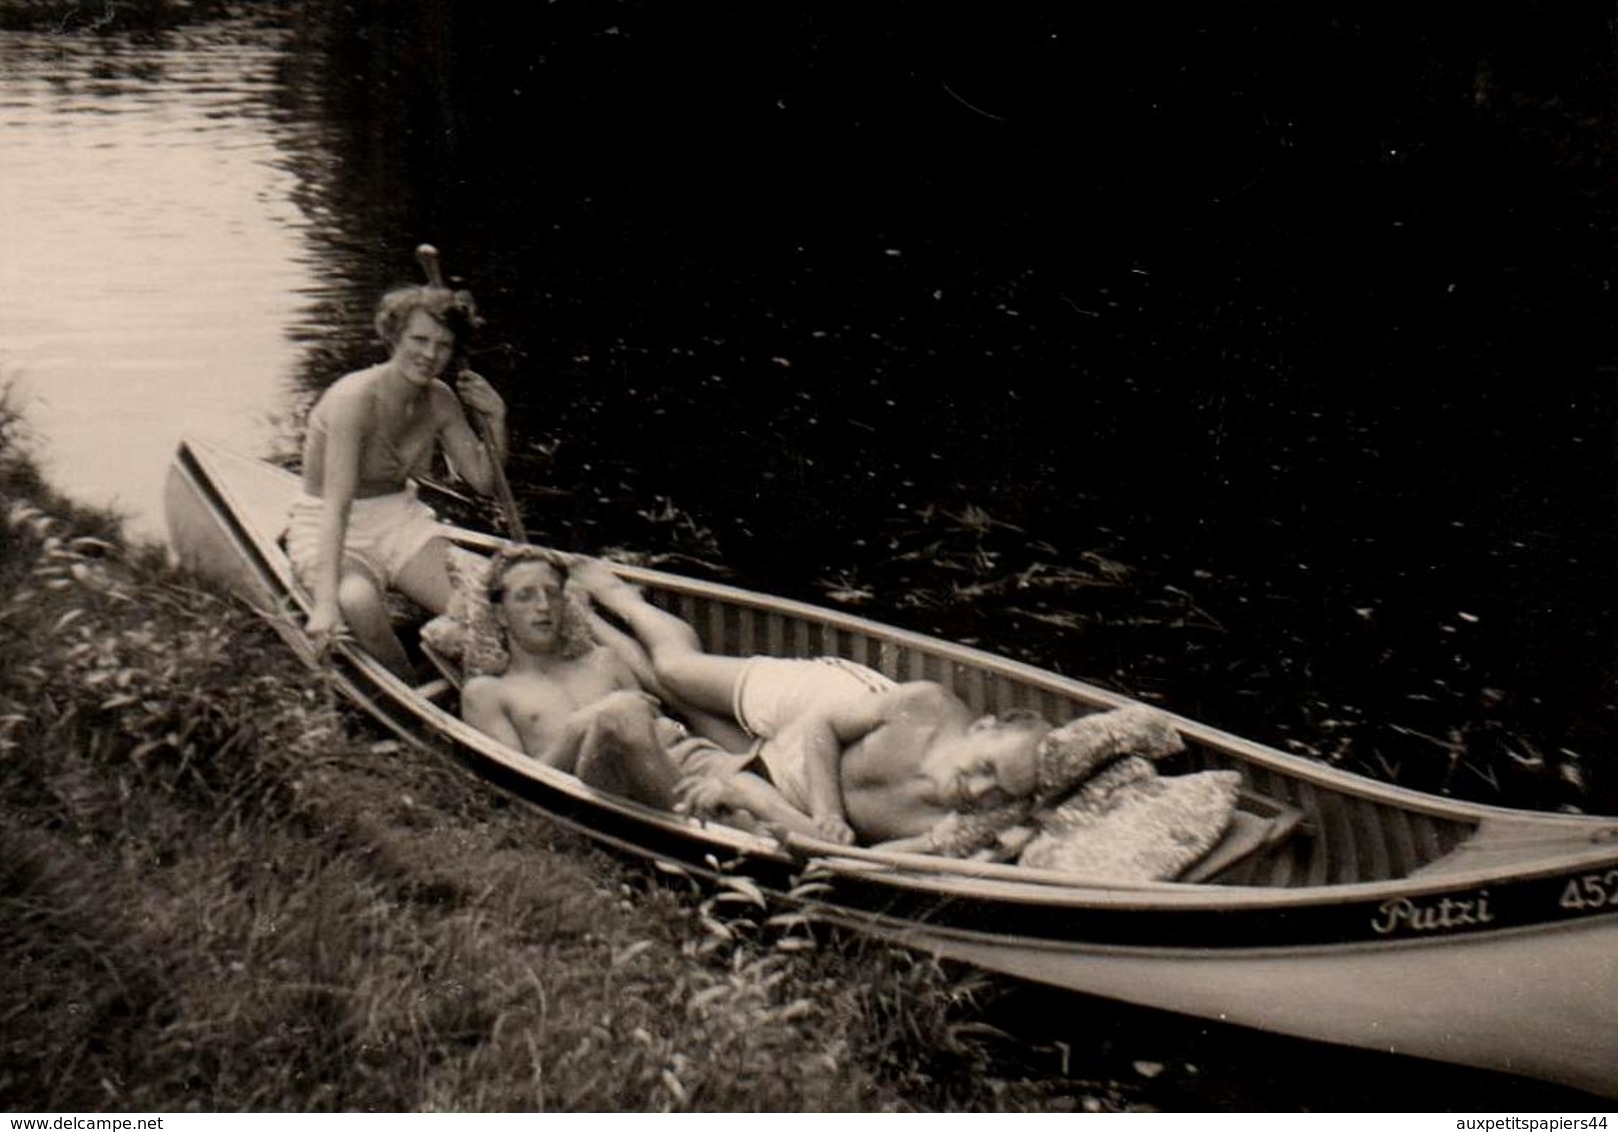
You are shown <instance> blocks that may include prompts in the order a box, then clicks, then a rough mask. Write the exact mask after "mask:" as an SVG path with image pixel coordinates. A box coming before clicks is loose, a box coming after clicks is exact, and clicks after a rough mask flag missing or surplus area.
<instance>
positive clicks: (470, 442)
mask: <svg viewBox="0 0 1618 1132" xmlns="http://www.w3.org/2000/svg"><path fill="white" fill-rule="evenodd" d="M456 388H457V389H458V390H460V397H457V396H456V395H455V393H454V392H452V391H451V390H450V388H449V386H447V385H444V384H443V383H442V382H440V383H438V384H436V385H435V386H434V387H433V398H434V404H435V405H436V406H437V412H438V415H439V426H438V437H439V440H440V442H441V443H442V444H443V445H444V452H445V454H446V455H447V456H448V457H449V462H450V465H451V466H452V467H453V468H454V469H455V474H456V475H458V476H460V477H461V478H462V479H464V480H465V481H466V482H467V483H469V484H471V485H472V487H473V489H474V490H476V491H478V492H481V493H482V494H484V495H493V494H494V493H495V491H496V487H495V465H494V462H495V461H496V460H499V461H502V462H503V461H504V460H505V457H506V445H507V443H508V439H509V438H508V435H507V430H506V403H505V402H504V401H503V400H501V398H500V394H498V393H496V392H495V391H494V387H493V386H492V385H490V384H489V383H488V382H487V381H485V380H484V379H483V378H481V377H479V376H478V375H477V374H475V373H473V372H472V371H471V370H467V371H465V372H464V373H462V374H461V376H460V378H459V379H458V381H457V382H456ZM461 398H465V400H466V406H467V407H468V408H470V409H471V410H472V411H473V412H475V413H478V414H479V415H480V416H482V417H483V419H484V420H485V421H487V422H488V425H489V435H490V439H491V440H492V442H493V446H494V451H493V452H490V451H489V447H488V445H485V444H484V443H483V441H481V440H480V439H478V436H477V434H476V433H475V432H473V431H472V426H471V424H470V423H468V421H467V419H466V410H465V409H463V408H462V406H461Z"/></svg>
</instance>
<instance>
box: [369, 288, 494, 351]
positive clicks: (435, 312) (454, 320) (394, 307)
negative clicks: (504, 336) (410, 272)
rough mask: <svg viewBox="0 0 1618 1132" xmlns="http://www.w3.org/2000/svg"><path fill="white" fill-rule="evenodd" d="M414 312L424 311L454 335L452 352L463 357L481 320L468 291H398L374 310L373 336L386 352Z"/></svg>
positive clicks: (397, 340)
mask: <svg viewBox="0 0 1618 1132" xmlns="http://www.w3.org/2000/svg"><path fill="white" fill-rule="evenodd" d="M417 311H426V312H427V313H428V314H429V315H431V316H432V318H433V319H434V320H435V321H436V322H438V323H440V324H441V325H442V326H443V327H444V328H445V329H446V330H448V331H449V332H450V333H451V334H453V335H455V352H456V353H457V354H464V353H465V352H466V350H467V348H468V347H469V346H470V345H471V343H472V336H473V335H474V334H475V333H476V332H477V329H478V327H480V326H482V325H483V319H482V318H480V317H479V316H478V305H477V302H476V300H474V299H473V298H472V292H470V291H451V290H449V289H448V288H445V287H421V286H417V287H397V288H395V289H394V290H392V291H389V292H388V293H387V294H385V295H383V296H382V301H381V302H379V303H378V304H377V307H376V333H377V337H379V338H381V339H382V342H383V344H384V345H386V346H387V347H388V349H390V350H391V349H393V348H394V347H395V346H397V345H398V344H399V336H400V335H401V334H403V333H404V328H405V323H407V322H409V321H410V316H411V315H413V314H415V313H416V312H417Z"/></svg>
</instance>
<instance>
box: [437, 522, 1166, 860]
mask: <svg viewBox="0 0 1618 1132" xmlns="http://www.w3.org/2000/svg"><path fill="white" fill-rule="evenodd" d="M564 570H565V571H566V572H567V573H568V574H570V575H571V578H572V581H573V583H574V585H576V586H577V587H579V588H581V589H582V590H584V591H585V592H587V593H588V594H589V595H590V597H591V598H592V599H593V601H594V602H595V603H596V604H597V605H598V606H599V607H600V608H602V609H605V610H607V611H609V612H611V613H612V614H614V615H615V616H616V617H617V618H619V619H620V620H621V621H622V622H623V623H624V624H626V625H627V626H628V627H629V628H630V629H631V630H632V632H633V633H634V637H635V639H634V640H630V639H629V638H627V637H626V636H625V635H624V634H622V633H619V632H617V631H616V630H615V629H613V628H612V627H611V626H610V625H608V624H607V623H606V622H604V621H602V620H600V619H599V618H598V619H596V620H595V621H594V623H593V627H594V630H595V635H596V636H597V637H598V638H601V639H603V640H604V641H605V642H606V645H607V646H610V647H599V646H596V647H588V646H587V647H586V648H584V649H583V650H582V651H581V650H579V649H573V650H560V649H559V648H558V646H557V643H556V641H555V640H552V639H549V638H550V637H552V636H554V635H555V634H556V629H557V625H558V623H559V622H560V620H561V619H562V617H563V615H564V614H563V611H564V610H566V609H567V608H568V603H567V602H566V601H565V600H562V599H560V594H561V592H562V586H563V583H564V581H565V578H564V577H563V572H564ZM490 573H491V578H492V579H493V581H492V583H491V587H490V589H491V598H493V599H494V600H495V601H496V609H497V610H498V612H497V615H496V616H497V619H498V620H499V621H500V622H501V624H502V625H503V626H504V628H505V630H506V632H507V634H508V635H509V637H510V640H511V645H512V648H511V650H510V651H511V654H512V657H513V660H512V668H511V669H510V670H508V671H507V673H506V674H505V675H504V676H502V677H499V678H493V679H489V678H485V679H482V680H474V681H472V682H470V683H469V684H468V685H467V688H466V695H465V698H464V711H465V714H466V718H467V720H468V722H470V723H472V724H473V725H474V726H477V727H479V728H480V729H482V730H484V731H486V732H488V733H490V734H492V735H494V736H495V737H496V738H500V739H502V740H503V741H505V742H507V743H508V744H509V745H511V746H515V747H517V748H519V749H522V750H525V751H527V752H528V753H529V754H530V755H532V756H533V757H535V758H538V759H539V760H540V761H543V762H546V763H548V764H549V765H552V766H557V767H559V768H561V769H564V770H570V771H574V772H575V773H578V774H579V776H580V777H581V778H583V779H585V781H587V782H592V784H594V785H599V786H602V787H603V788H606V789H616V790H618V791H620V792H622V793H625V794H628V795H629V796H631V797H635V798H638V799H639V800H641V801H645V802H649V803H651V804H656V805H667V804H669V801H670V800H671V799H674V798H678V799H679V800H681V801H682V802H683V803H684V804H685V805H686V806H687V807H688V808H691V809H693V810H698V811H707V810H712V809H717V808H721V807H729V808H733V809H737V810H742V811H745V812H747V813H748V814H750V815H752V816H753V817H755V818H757V819H759V820H761V821H764V822H766V823H769V824H771V825H774V826H777V827H779V828H782V829H786V830H790V831H796V832H801V833H808V834H813V835H816V836H819V837H822V838H826V839H828V840H833V841H839V842H848V841H852V840H855V839H856V838H857V839H858V840H859V841H860V842H862V843H864V844H877V845H879V846H881V847H884V848H890V849H904V850H913V851H919V852H942V853H951V854H963V853H969V852H972V851H974V850H975V849H978V848H982V847H985V846H986V845H988V844H990V843H992V842H993V840H994V836H995V833H996V832H997V831H999V830H1001V829H1003V828H1005V827H1006V826H1009V825H1012V824H1015V822H1016V821H1017V820H1019V819H1020V817H1021V816H1023V815H1024V814H1026V813H1027V810H1028V808H1029V806H1030V805H1031V804H1033V802H1034V801H1035V800H1036V799H1044V798H1047V797H1049V796H1052V795H1054V794H1055V793H1059V792H1060V791H1061V789H1062V788H1063V787H1064V786H1065V785H1068V784H1071V782H1072V781H1074V780H1075V778H1076V777H1082V774H1083V773H1087V772H1088V769H1090V767H1091V766H1093V765H1094V763H1095V762H1096V761H1097V760H1099V759H1102V758H1104V757H1107V756H1108V755H1110V754H1112V753H1116V752H1117V751H1119V750H1121V749H1125V748H1128V749H1130V750H1132V751H1134V752H1136V753H1142V754H1148V755H1151V754H1160V753H1163V752H1164V751H1166V750H1170V749H1174V748H1175V747H1177V746H1178V743H1179V739H1178V736H1177V735H1175V734H1174V732H1173V729H1172V728H1171V727H1168V726H1167V725H1166V724H1163V723H1161V722H1160V721H1158V720H1157V719H1156V717H1155V716H1151V715H1144V716H1143V717H1142V718H1140V719H1136V718H1134V715H1135V714H1139V713H1135V712H1134V709H1126V711H1124V712H1109V713H1104V714H1103V715H1100V716H1091V717H1086V718H1085V719H1084V720H1083V721H1080V722H1078V723H1076V724H1070V725H1068V726H1067V727H1064V728H1062V729H1059V732H1058V733H1053V732H1052V728H1051V725H1050V724H1049V723H1047V722H1046V721H1045V720H1043V719H1041V718H1039V717H1038V716H1037V715H1034V714H1032V713H1026V712H1014V713H1008V714H1007V715H1006V716H1002V717H994V716H986V717H978V716H977V715H976V714H975V713H973V712H972V711H971V710H970V709H969V708H968V707H967V705H966V704H965V703H963V702H962V701H961V700H960V699H959V698H958V697H956V696H955V695H954V694H953V693H951V692H949V691H948V690H947V689H945V688H943V687H942V686H940V685H938V684H935V683H932V682H930V681H918V682H914V683H907V684H895V683H894V682H893V681H892V680H890V679H888V678H887V677H885V676H883V675H882V674H880V673H878V672H875V671H873V670H872V669H869V668H866V667H864V666H862V665H858V664H854V663H853V662H850V661H847V660H843V659H841V658H834V657H828V658H817V659H804V660H799V659H784V658H776V657H745V658H744V657H730V656H716V655H711V654H708V653H706V652H704V651H703V650H702V647H701V642H700V641H699V640H698V638H697V636H696V633H695V632H694V631H693V630H692V628H691V627H690V626H689V625H687V624H686V623H685V622H684V621H682V620H680V619H679V618H677V617H675V616H674V615H672V614H670V613H667V612H665V611H663V610H661V609H658V608H657V607H655V606H653V605H651V604H650V603H648V602H646V601H645V600H644V599H643V598H642V597H641V596H640V594H639V592H638V591H636V590H635V589H634V588H632V587H630V586H629V585H627V584H625V583H624V582H623V581H622V580H620V579H619V578H618V577H617V576H616V575H615V574H613V573H612V571H611V570H610V569H608V568H607V567H606V566H605V565H604V564H603V563H600V562H598V561H594V560H589V559H583V560H572V561H571V562H569V561H565V560H561V559H559V558H557V557H556V556H546V555H543V554H539V553H537V552H528V554H527V556H526V557H524V556H523V552H518V554H517V555H516V556H511V555H509V554H508V555H502V556H501V558H499V559H497V560H496V563H495V565H494V566H493V568H492V569H491V571H490ZM502 599H503V600H502ZM553 610H554V612H553ZM643 649H644V651H642V650H643ZM563 651H572V652H573V653H574V656H573V657H572V658H571V659H568V658H564V657H563V656H562V655H561V653H562V652H563ZM646 692H653V693H655V694H656V695H658V696H660V697H662V698H663V699H664V700H665V701H667V702H668V703H669V704H670V705H671V706H672V707H674V708H675V709H676V710H678V711H680V712H681V713H682V714H684V715H686V717H687V718H688V719H691V720H692V722H693V725H694V726H696V727H697V729H698V730H700V731H702V732H703V733H704V734H705V735H709V736H712V738H713V739H715V740H717V742H718V745H716V743H715V742H712V741H709V740H707V739H698V738H689V737H686V736H684V735H683V734H682V733H680V732H679V731H678V730H676V728H677V725H676V724H674V723H673V721H672V720H669V719H667V718H666V717H661V716H660V715H659V714H658V711H657V708H656V703H655V701H654V700H652V699H651V698H650V697H649V696H648V695H646V694H645V693H646ZM1142 711H1143V712H1149V709H1142ZM727 717H729V718H727ZM1109 717H1110V718H1109ZM729 719H734V720H735V721H737V722H739V723H740V724H741V726H742V727H743V728H744V729H745V731H746V733H747V736H752V737H756V739H757V742H756V743H755V744H753V745H752V747H751V750H750V751H749V750H747V747H748V739H747V737H746V736H742V735H740V734H738V733H737V732H736V731H735V728H734V727H733V726H732V725H731V724H730V722H729ZM1075 727H1078V728H1079V729H1080V731H1081V732H1082V734H1074V735H1073V737H1074V738H1075V739H1079V740H1081V741H1079V742H1076V743H1069V742H1052V741H1051V740H1054V739H1057V738H1060V737H1063V736H1066V735H1068V734H1069V733H1072V732H1073V729H1074V728H1075ZM722 748H729V752H730V753H727V751H726V750H724V749H722ZM1078 762H1082V763H1084V764H1085V765H1084V766H1078V765H1075V764H1076V763H1078Z"/></svg>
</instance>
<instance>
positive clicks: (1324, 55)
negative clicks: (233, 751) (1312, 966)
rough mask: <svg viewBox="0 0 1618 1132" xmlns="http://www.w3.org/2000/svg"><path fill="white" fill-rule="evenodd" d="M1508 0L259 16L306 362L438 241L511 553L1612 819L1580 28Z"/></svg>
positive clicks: (1596, 171) (1591, 200)
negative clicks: (274, 43)
mask: <svg viewBox="0 0 1618 1132" xmlns="http://www.w3.org/2000/svg"><path fill="white" fill-rule="evenodd" d="M1513 9H1514V10H1512V11H1511V12H1509V13H1507V12H1506V11H1505V6H1497V5H1469V4H1460V3H1439V4H1428V5H1414V6H1412V5H1404V4H1399V5H1395V4H1380V3H1354V4H1346V3H1322V4H1309V5H1299V4H1289V3H1281V2H1231V3H1223V4H1218V5H1184V6H1175V5H1169V6H1141V5H1106V6H1093V5H1074V4H1058V3H1040V4H1033V3H1027V4H993V5H990V4H978V5H964V4H951V5H939V4H930V3H921V2H915V0H882V2H874V3H865V4H859V5H820V4H807V3H771V4H756V3H747V2H741V0H735V2H717V0H692V2H678V3H668V2H656V3H654V2H650V0H647V2H629V0H591V2H588V3H585V2H582V0H555V2H551V3H535V4H531V5H523V6H496V5H479V4H453V3H450V2H449V0H388V2H387V3H383V2H381V0H356V2H351V3H347V4H344V5H334V6H326V5H321V6H316V5H313V4H309V5H304V6H302V7H293V8H290V9H287V10H286V13H285V14H286V16H287V17H288V18H292V19H294V20H296V21H297V22H298V27H299V46H298V49H297V50H296V51H295V52H294V53H293V54H292V55H290V56H289V63H288V73H287V75H286V83H285V92H284V95H283V97H284V98H285V99H286V102H287V113H288V114H289V115H290V116H292V117H294V118H296V119H297V120H299V121H307V122H312V123H317V126H316V127H315V132H316V135H318V136H315V137H312V139H311V142H310V144H309V145H308V146H307V147H306V148H303V149H299V150H298V151H297V152H295V153H294V154H292V157H291V159H292V160H294V161H300V162H306V163H310V164H311V165H322V167H320V168H310V169H307V170H305V172H306V173H308V176H307V177H306V178H305V180H306V183H307V184H309V185H310V186H311V188H310V190H309V192H310V198H309V200H307V201H306V202H304V205H305V208H306V210H307V211H308V213H309V215H310V216H311V217H317V218H319V222H320V230H321V232H322V239H323V240H325V242H326V246H325V247H324V249H323V250H322V252H321V254H322V256H323V257H325V258H326V260H327V261H328V262H329V264H330V265H332V266H331V271H330V278H331V279H332V284H331V287H330V289H329V291H327V292H326V293H324V294H322V295H321V296H319V297H318V302H317V304H316V307H315V308H314V309H312V310H311V312H310V313H311V318H310V324H311V326H314V327H320V328H324V329H322V330H321V332H320V334H318V335H315V336H312V338H311V341H310V343H309V359H310V361H309V382H310V386H311V388H317V387H319V386H322V385H324V384H325V383H326V382H329V381H330V380H331V379H332V377H334V376H335V375H336V373H338V372H341V370H342V368H344V367H346V366H352V365H356V364H359V363H361V362H363V361H365V360H368V359H369V358H370V357H371V356H374V346H373V345H372V344H371V343H369V342H368V341H367V338H368V333H367V331H366V326H367V323H368V320H369V309H370V305H371V303H372V302H373V301H374V297H375V295H376V293H377V292H378V291H379V290H380V289H381V288H382V287H384V286H386V285H389V284H391V283H397V282H403V281H408V280H410V279H411V278H412V276H413V274H414V265H413V263H412V261H411V258H410V252H411V249H412V248H413V247H414V245H415V244H416V243H417V242H418V241H420V240H431V241H433V242H435V243H437V244H438V245H439V246H440V247H441V248H442V249H443V251H444V254H445V257H446V261H447V264H448V267H449V269H450V271H451V272H452V274H456V275H460V276H462V277H463V278H464V279H465V280H466V282H467V284H468V285H469V286H471V287H473V289H474V290H475V291H476V293H477V295H478V297H479V300H480V302H481V304H482V306H483V308H484V311H485V313H486V314H487V315H488V316H489V319H490V327H489V332H488V334H487V335H486V336H485V338H484V340H483V341H482V342H481V343H480V344H479V347H478V351H477V355H476V359H475V360H476V364H477V365H478V366H479V368H480V369H482V370H483V371H484V372H486V373H488V374H489V375H490V376H491V377H492V378H493V379H494V380H496V381H497V382H498V383H500V384H501V385H502V387H503V388H504V389H505V390H506V391H507V393H508V396H509V398H510V399H511V400H512V402H513V405H514V410H515V418H514V421H515V427H516V429H517V432H518V434H519V452H518V453H517V456H516V458H515V459H516V465H515V470H514V477H513V478H514V480H515V481H516V483H517V484H518V485H519V494H520V495H521V497H522V501H523V507H524V511H525V512H526V514H527V516H528V518H529V522H530V525H531V526H532V527H533V528H534V529H535V530H536V531H537V532H539V534H540V536H541V537H544V538H546V539H548V540H550V541H554V542H557V543H559V544H561V545H564V546H568V547H570V548H574V549H584V550H598V549H601V548H603V547H610V546H622V547H628V548H631V549H634V550H638V551H640V552H641V553H643V554H648V555H650V556H651V557H652V558H653V560H654V561H670V562H672V563H674V565H675V566H676V567H677V568H683V569H693V570H696V571H697V572H699V573H700V572H704V571H707V572H718V571H720V570H721V569H722V570H723V571H724V572H726V574H727V576H729V577H730V578H731V579H733V580H735V581H738V582H739V583H741V584H744V585H748V586H752V587H755V588H760V589H767V590H772V591H775V592H784V593H788V594H792V595H796V596H802V597H808V598H811V599H814V600H822V601H826V600H841V601H844V602H849V603H854V604H856V605H857V606H858V607H859V608H860V610H861V611H862V612H868V613H871V614H873V615H876V616H879V617H881V618H883V619H888V620H894V621H898V622H900V623H902V624H906V625H909V626H911V627H915V628H920V629H923V630H930V631H938V632H943V633H947V634H949V635H951V636H954V637H957V638H962V639H967V640H973V641H977V642H980V643H983V644H984V645H986V646H987V647H990V648H993V649H995V650H996V651H1001V652H1006V653H1010V654H1012V655H1017V656H1022V657H1027V658H1030V659H1033V660H1036V661H1038V662H1040V663H1042V664H1046V665H1050V666H1054V667H1057V668H1060V669H1062V670H1063V671H1068V672H1073V673H1076V674H1080V675H1085V676H1088V677H1090V678H1093V679H1097V680H1099V681H1102V682H1107V683H1111V684H1114V685H1116V686H1118V687H1121V688H1123V689H1124V690H1126V691H1130V692H1134V693H1138V694H1144V695H1148V696H1151V697H1156V698H1158V699H1160V700H1161V701H1162V702H1164V703H1166V704H1167V705H1168V706H1170V707H1173V708H1175V709H1177V710H1181V711H1184V712H1186V713H1188V714H1193V715H1198V716H1201V717H1204V718H1206V719H1208V720H1209V721H1210V722H1215V723H1219V724H1222V725H1224V726H1227V727H1230V728H1233V729H1238V730H1246V731H1250V732H1252V733H1254V734H1255V736H1257V737H1260V738H1264V739H1267V740H1269V741H1272V742H1277V743H1286V742H1290V743H1291V745H1292V746H1293V747H1294V749H1302V750H1306V751H1310V752H1312V753H1315V754H1319V755H1322V756H1324V757H1328V758H1332V759H1335V760H1337V761H1341V762H1343V763H1344V764H1345V765H1349V766H1351V767H1352V768H1354V769H1357V770H1364V771H1367V772H1370V773H1374V774H1377V775H1379V776H1381V777H1394V778H1397V779H1398V780H1400V781H1405V782H1409V783H1411V784H1413V785H1418V786H1421V787H1423V788H1429V789H1449V790H1453V791H1455V792H1458V793H1466V794H1470V795H1473V796H1477V797H1482V798H1486V799H1490V800H1500V799H1504V800H1507V801H1512V802H1517V803H1521V804H1528V805H1544V806H1551V805H1557V804H1567V803H1575V804H1580V805H1586V806H1598V807H1600V806H1604V807H1606V808H1609V809H1610V808H1612V807H1613V806H1614V805H1615V804H1618V791H1615V789H1614V786H1613V784H1612V777H1613V776H1612V774H1611V770H1610V768H1611V767H1612V765H1613V764H1612V756H1611V754H1610V744H1611V742H1612V741H1613V739H1614V738H1615V737H1618V727H1615V717H1614V712H1613V706H1612V700H1613V695H1612V693H1613V678H1614V675H1615V665H1614V659H1615V650H1614V642H1615V640H1618V636H1615V629H1618V625H1615V624H1614V617H1613V601H1612V598H1611V595H1612V593H1613V592H1614V586H1615V584H1618V545H1615V540H1614V537H1613V531H1614V522H1615V519H1618V506H1615V503H1618V500H1615V495H1614V487H1615V483H1614V480H1615V474H1618V468H1615V462H1614V445H1615V441H1618V436H1615V429H1614V404H1613V401H1614V398H1613V392H1614V378H1615V373H1614V368H1613V335H1612V331H1613V313H1614V312H1613V304H1612V295H1611V292H1610V281H1611V278H1612V275H1613V266H1614V247H1615V243H1614V225H1613V207H1614V201H1615V193H1614V181H1613V163H1612V160H1611V151H1612V143H1613V140H1614V115H1613V111H1612V107H1613V104H1614V94H1615V89H1614V87H1615V84H1614V63H1613V60H1614V57H1615V56H1614V36H1613V26H1612V13H1611V9H1610V5H1605V4H1595V3H1584V2H1570V3H1550V2H1545V3H1527V2H1525V3H1522V4H1518V5H1515V6H1513ZM331 155H341V157H340V160H337V161H335V162H334V161H333V159H332V157H331ZM331 327H339V328H345V331H344V332H342V333H338V334H335V335H333V334H332V333H331V331H330V329H329V328H331ZM694 559H695V560H700V562H698V563H693V561H692V560H694ZM701 563H707V564H708V565H706V566H704V565H701Z"/></svg>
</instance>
